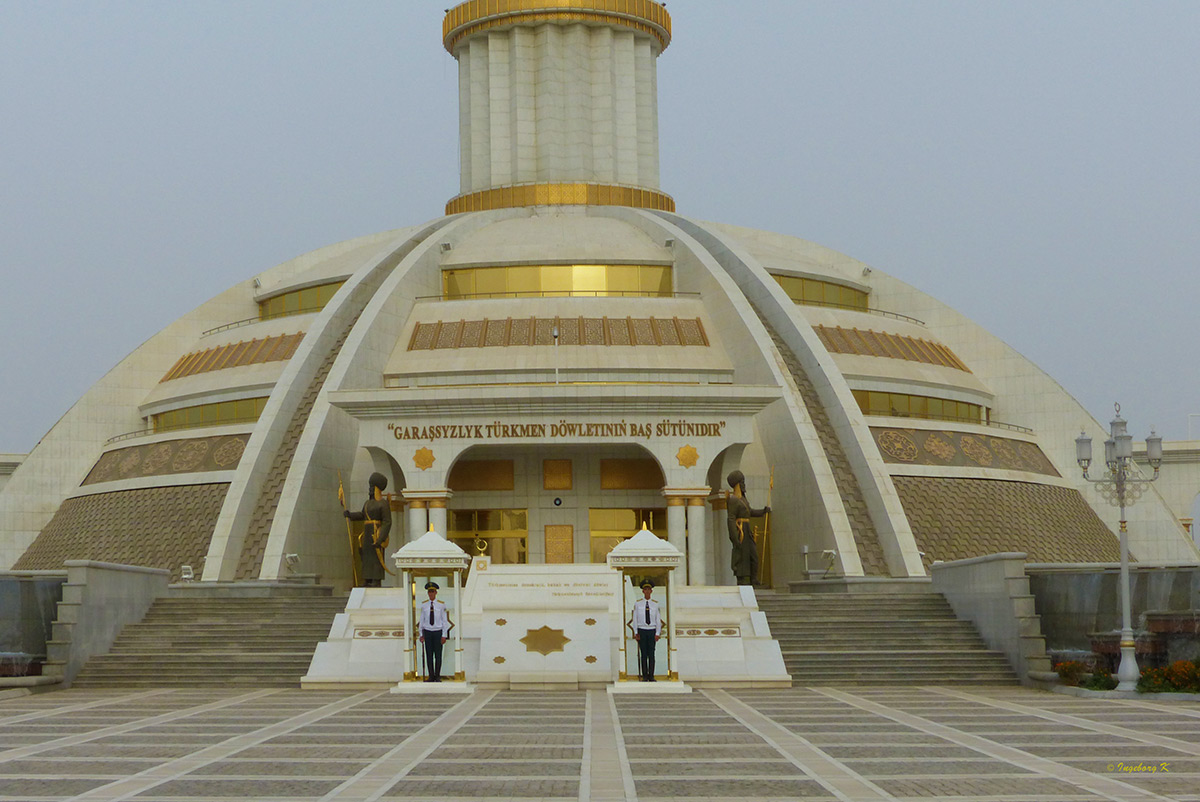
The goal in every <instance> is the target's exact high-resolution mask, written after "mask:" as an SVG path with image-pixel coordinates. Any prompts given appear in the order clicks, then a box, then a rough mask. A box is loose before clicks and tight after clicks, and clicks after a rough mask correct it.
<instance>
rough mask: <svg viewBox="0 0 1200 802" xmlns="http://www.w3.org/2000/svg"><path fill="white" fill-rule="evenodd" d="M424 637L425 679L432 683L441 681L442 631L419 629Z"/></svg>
mask: <svg viewBox="0 0 1200 802" xmlns="http://www.w3.org/2000/svg"><path fill="white" fill-rule="evenodd" d="M421 634H422V635H424V636H425V669H426V671H427V672H428V673H427V674H426V677H427V678H428V679H430V680H432V681H433V682H440V681H441V679H442V631H441V630H440V629H425V628H422V629H421Z"/></svg>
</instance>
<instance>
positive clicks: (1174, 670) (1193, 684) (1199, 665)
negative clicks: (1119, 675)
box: [1137, 660, 1200, 693]
mask: <svg viewBox="0 0 1200 802" xmlns="http://www.w3.org/2000/svg"><path fill="white" fill-rule="evenodd" d="M1137 689H1138V690H1139V691H1141V692H1142V693H1200V661H1197V660H1176V661H1175V662H1174V663H1171V665H1169V666H1167V667H1165V668H1147V669H1146V670H1144V671H1143V672H1142V676H1141V677H1140V678H1139V679H1138V684H1137Z"/></svg>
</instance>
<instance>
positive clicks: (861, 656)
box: [783, 650, 1004, 668]
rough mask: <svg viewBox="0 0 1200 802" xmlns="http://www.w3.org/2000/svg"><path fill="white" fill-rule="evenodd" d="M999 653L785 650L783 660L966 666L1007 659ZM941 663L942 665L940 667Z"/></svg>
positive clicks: (839, 663) (840, 663)
mask: <svg viewBox="0 0 1200 802" xmlns="http://www.w3.org/2000/svg"><path fill="white" fill-rule="evenodd" d="M1003 659H1004V655H1002V654H1000V653H999V652H986V651H933V650H927V651H915V652H900V651H894V650H880V651H877V652H838V651H802V652H794V651H784V652H783V660H784V662H785V663H787V664H788V665H802V664H810V663H822V664H825V665H830V664H833V663H837V664H838V665H841V666H858V665H882V664H887V665H889V666H898V665H905V664H916V665H938V667H939V668H940V667H941V665H953V666H959V665H965V664H967V663H971V664H977V663H982V664H990V663H993V662H995V661H996V660H1003ZM939 664H940V665H939Z"/></svg>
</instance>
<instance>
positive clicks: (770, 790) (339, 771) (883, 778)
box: [0, 687, 1200, 802]
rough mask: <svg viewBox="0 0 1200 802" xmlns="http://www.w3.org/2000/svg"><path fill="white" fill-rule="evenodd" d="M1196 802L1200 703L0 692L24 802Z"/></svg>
mask: <svg viewBox="0 0 1200 802" xmlns="http://www.w3.org/2000/svg"><path fill="white" fill-rule="evenodd" d="M124 799H135V800H163V802H176V801H177V802H204V801H205V800H221V801H222V802H229V800H271V801H272V802H279V801H280V800H296V801H300V800H325V799H345V800H361V801H362V802H367V800H417V799H420V800H535V799H537V800H541V799H545V800H634V799H643V800H687V802H702V801H703V800H734V799H736V800H843V801H845V800H878V799H897V800H918V799H919V800H931V799H952V800H959V802H985V801H986V802H1007V801H1011V802H1017V801H1018V800H1029V801H1030V802H1033V801H1034V800H1036V801H1037V802H1059V801H1061V802H1068V801H1070V802H1075V800H1161V799H1170V800H1181V801H1185V800H1186V801H1190V802H1200V701H1198V702H1196V703H1193V702H1174V703H1166V702H1161V701H1154V700H1153V699H1138V700H1125V701H1108V700H1095V699H1080V698H1075V697H1070V696H1061V695H1056V694H1049V693H1041V692H1037V691H1030V690H1026V689H1022V688H1007V687H1006V688H985V689H978V688H969V689H967V688H899V689H897V688H892V687H888V688H878V687H853V688H795V689H792V690H771V691H768V690H762V691H717V690H710V691H696V692H694V693H691V694H687V695H652V696H641V695H633V696H630V695H617V696H612V695H610V694H608V693H606V692H604V691H580V692H559V693H535V692H504V693H496V692H491V691H476V692H475V693H474V694H472V695H470V696H467V697H463V696H451V695H432V696H401V695H393V694H390V693H387V692H386V691H364V692H331V691H301V690H288V689H269V690H259V691H252V692H246V691H245V690H228V691H221V690H184V689H174V690H172V689H154V690H146V691H142V692H127V691H119V692H118V691H100V690H68V691H60V692H56V693H47V694H40V695H34V696H19V697H15V698H8V699H0V802H3V801H6V800H22V801H23V802H34V801H35V800H56V801H57V800H96V801H97V802H101V801H104V802H107V801H109V800H124Z"/></svg>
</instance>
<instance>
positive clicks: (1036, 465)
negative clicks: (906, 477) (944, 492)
mask: <svg viewBox="0 0 1200 802" xmlns="http://www.w3.org/2000/svg"><path fill="white" fill-rule="evenodd" d="M871 435H872V436H873V437H874V438H875V444H876V445H877V446H879V453H880V454H882V455H883V460H884V462H889V463H892V464H894V465H897V464H898V465H953V466H956V467H965V468H993V469H1001V470H1008V471H1026V472H1028V473H1039V474H1042V475H1045V476H1059V475H1060V474H1059V473H1058V471H1057V470H1055V468H1054V465H1053V464H1051V462H1050V460H1049V459H1047V457H1046V455H1045V454H1044V453H1042V450H1041V449H1040V448H1039V447H1038V446H1037V445H1035V444H1034V443H1028V442H1025V441H1024V440H1014V439H1012V438H1008V437H992V436H990V435H983V434H967V433H964V432H951V431H926V430H923V429H892V428H884V427H879V428H876V427H872V428H871Z"/></svg>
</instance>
